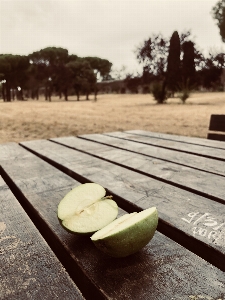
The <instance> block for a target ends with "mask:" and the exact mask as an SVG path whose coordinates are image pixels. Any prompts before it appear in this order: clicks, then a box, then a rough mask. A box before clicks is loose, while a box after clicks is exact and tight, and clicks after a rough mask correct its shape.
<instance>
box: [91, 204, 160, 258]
mask: <svg viewBox="0 0 225 300" xmlns="http://www.w3.org/2000/svg"><path fill="white" fill-rule="evenodd" d="M157 225H158V212H157V209H156V207H152V208H149V209H146V210H143V211H141V212H139V213H131V214H126V215H123V216H122V217H120V218H118V219H116V220H114V221H113V222H112V223H110V224H109V225H107V226H106V227H104V228H102V229H100V230H99V231H97V232H95V233H94V234H93V235H92V236H91V240H92V241H93V242H94V244H95V246H96V247H97V248H98V249H100V250H101V251H103V252H104V253H106V254H108V255H110V256H113V257H126V256H128V255H131V254H133V253H135V252H137V251H139V250H140V249H142V248H143V247H144V246H145V245H147V244H148V243H149V241H150V240H151V239H152V237H153V236H154V233H155V230H156V228H157Z"/></svg>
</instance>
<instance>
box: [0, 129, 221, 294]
mask: <svg viewBox="0 0 225 300" xmlns="http://www.w3.org/2000/svg"><path fill="white" fill-rule="evenodd" d="M87 182H96V183H99V184H100V185H102V186H103V187H104V188H105V189H106V190H107V195H113V199H114V200H115V201H116V202H117V204H118V206H119V207H120V209H119V214H120V215H122V214H124V213H127V212H129V213H130V212H134V211H141V210H143V209H146V208H149V207H152V206H156V207H157V209H158V212H159V224H158V228H157V231H156V233H155V235H154V237H153V239H152V240H151V242H150V243H149V244H148V245H147V246H146V247H144V248H143V249H142V250H141V251H139V252H138V253H136V254H134V255H131V256H128V257H126V258H112V257H109V256H107V255H105V254H103V253H102V252H100V251H99V250H98V249H97V248H96V247H95V246H94V245H93V243H92V242H91V240H90V238H89V237H82V236H77V235H74V234H71V233H68V232H67V231H65V230H64V229H63V228H62V227H61V226H60V224H59V221H58V219H57V206H58V204H59V202H60V200H61V199H62V198H63V197H64V196H65V194H66V193H67V192H69V191H70V190H71V189H72V188H74V187H75V186H78V185H80V184H81V183H87ZM0 198H1V202H0V211H1V215H0V262H1V265H0V267H1V272H0V299H22V300H23V299H91V300H95V299H96V300H98V299H131V300H135V299H146V300H158V299H160V300H161V299H165V300H171V299H174V300H175V299H179V300H186V299H187V300H191V299H192V300H197V299H207V300H219V299H225V143H224V142H218V141H211V140H206V139H199V138H189V137H182V136H176V135H168V134H160V133H153V132H147V131H141V130H134V131H126V132H111V133H105V134H89V135H82V136H78V137H62V138H53V139H50V140H33V141H27V142H21V143H19V144H17V143H7V144H1V145H0Z"/></svg>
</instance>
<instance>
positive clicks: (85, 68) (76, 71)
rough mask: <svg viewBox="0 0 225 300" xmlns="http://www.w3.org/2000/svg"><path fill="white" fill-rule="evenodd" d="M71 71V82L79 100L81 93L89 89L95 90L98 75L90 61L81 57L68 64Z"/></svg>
mask: <svg viewBox="0 0 225 300" xmlns="http://www.w3.org/2000/svg"><path fill="white" fill-rule="evenodd" d="M67 67H68V68H69V69H70V71H71V83H72V86H73V88H74V89H75V91H76V95H77V100H78V101H79V97H80V93H81V92H82V91H84V92H87V89H89V91H90V90H93V89H94V87H95V83H96V76H95V74H94V71H93V69H92V68H91V66H90V64H89V62H88V61H87V60H86V59H83V58H79V59H77V60H76V61H71V62H69V63H68V64H67Z"/></svg>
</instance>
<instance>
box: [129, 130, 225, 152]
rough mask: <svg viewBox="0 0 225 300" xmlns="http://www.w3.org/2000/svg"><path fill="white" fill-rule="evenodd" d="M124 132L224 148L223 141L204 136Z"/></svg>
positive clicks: (136, 131) (135, 131)
mask: <svg viewBox="0 0 225 300" xmlns="http://www.w3.org/2000/svg"><path fill="white" fill-rule="evenodd" d="M124 132H125V133H129V134H136V135H144V136H148V137H154V138H157V139H164V140H171V141H177V142H180V143H184V144H194V145H201V146H206V147H211V148H216V149H225V145H224V143H222V142H220V141H210V140H207V139H206V138H205V139H204V138H197V137H190V136H182V135H175V134H165V133H159V132H152V131H145V130H128V131H124Z"/></svg>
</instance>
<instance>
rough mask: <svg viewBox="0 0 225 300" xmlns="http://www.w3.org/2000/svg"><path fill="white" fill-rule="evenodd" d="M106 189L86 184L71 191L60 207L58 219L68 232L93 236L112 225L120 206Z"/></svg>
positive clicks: (93, 184)
mask: <svg viewBox="0 0 225 300" xmlns="http://www.w3.org/2000/svg"><path fill="white" fill-rule="evenodd" d="M105 194H106V191H105V189H104V188H103V187H102V186H101V185H99V184H96V183H85V184H81V185H79V186H78V187H75V188H74V189H73V190H71V191H70V192H69V193H68V194H67V195H66V196H65V197H64V198H63V199H62V200H61V201H60V203H59V205H58V218H59V220H60V221H61V224H62V226H63V227H64V228H66V229H67V230H68V231H70V232H73V233H78V234H93V233H94V232H96V231H97V230H99V229H101V228H103V227H105V226H106V225H108V224H109V223H111V222H112V221H113V220H114V219H115V218H116V217H117V215H118V206H117V204H116V202H115V201H113V200H112V199H111V197H105Z"/></svg>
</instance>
